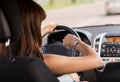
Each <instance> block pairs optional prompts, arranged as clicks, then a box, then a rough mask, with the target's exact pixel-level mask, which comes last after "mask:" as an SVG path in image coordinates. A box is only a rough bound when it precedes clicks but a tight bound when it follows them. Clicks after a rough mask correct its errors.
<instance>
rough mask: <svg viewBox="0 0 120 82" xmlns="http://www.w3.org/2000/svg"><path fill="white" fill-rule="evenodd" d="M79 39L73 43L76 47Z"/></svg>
mask: <svg viewBox="0 0 120 82" xmlns="http://www.w3.org/2000/svg"><path fill="white" fill-rule="evenodd" d="M78 41H79V40H78V39H76V40H74V43H73V46H74V48H75V47H76V45H77V44H78Z"/></svg>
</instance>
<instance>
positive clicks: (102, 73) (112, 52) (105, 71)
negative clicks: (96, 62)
mask: <svg viewBox="0 0 120 82" xmlns="http://www.w3.org/2000/svg"><path fill="white" fill-rule="evenodd" d="M93 48H94V49H95V50H96V51H97V53H98V55H100V57H101V58H102V61H103V63H102V64H101V66H99V67H98V68H97V69H96V71H97V74H98V75H99V78H100V81H102V82H104V81H106V82H108V81H110V82H111V81H116V80H117V81H118V80H119V81H120V34H112V33H111V34H107V33H101V34H99V35H97V36H96V37H95V39H94V43H93ZM116 74H117V75H116Z"/></svg>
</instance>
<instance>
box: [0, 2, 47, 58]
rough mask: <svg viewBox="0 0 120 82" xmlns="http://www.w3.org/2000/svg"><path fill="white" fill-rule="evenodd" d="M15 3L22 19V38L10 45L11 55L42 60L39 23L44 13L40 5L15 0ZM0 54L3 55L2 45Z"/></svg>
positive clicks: (43, 17)
mask: <svg viewBox="0 0 120 82" xmlns="http://www.w3.org/2000/svg"><path fill="white" fill-rule="evenodd" d="M17 2H18V6H19V9H20V14H21V19H22V37H21V40H20V41H18V42H12V43H11V52H12V55H14V56H30V55H36V56H38V57H40V58H41V59H43V57H42V55H41V53H40V48H41V44H42V37H41V23H42V21H43V20H44V19H45V18H46V13H45V11H44V10H43V8H42V7H41V6H40V5H38V4H37V3H36V2H34V1H32V0H17ZM0 46H1V45H0ZM0 54H2V55H5V48H4V45H2V47H1V51H0Z"/></svg>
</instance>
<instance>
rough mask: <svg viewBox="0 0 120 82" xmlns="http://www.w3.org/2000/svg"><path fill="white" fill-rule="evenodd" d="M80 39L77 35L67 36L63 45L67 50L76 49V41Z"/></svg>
mask: <svg viewBox="0 0 120 82" xmlns="http://www.w3.org/2000/svg"><path fill="white" fill-rule="evenodd" d="M77 39H78V38H77V37H76V36H75V35H72V34H67V35H66V36H65V37H64V39H63V45H64V46H66V47H67V48H73V47H74V41H75V40H77Z"/></svg>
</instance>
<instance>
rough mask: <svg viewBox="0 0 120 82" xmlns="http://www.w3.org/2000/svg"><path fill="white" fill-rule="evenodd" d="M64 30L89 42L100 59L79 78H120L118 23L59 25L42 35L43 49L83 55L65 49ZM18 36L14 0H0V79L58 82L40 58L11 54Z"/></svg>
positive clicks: (90, 81) (110, 81)
mask: <svg viewBox="0 0 120 82" xmlns="http://www.w3.org/2000/svg"><path fill="white" fill-rule="evenodd" d="M66 34H73V35H75V36H77V37H78V38H79V39H80V40H82V41H83V42H85V43H86V44H88V45H90V46H92V47H93V49H95V50H96V52H97V53H98V55H100V57H101V58H102V61H103V64H102V65H101V66H99V67H98V68H96V69H92V70H88V71H82V72H78V74H79V76H80V82H84V81H87V82H120V24H109V25H95V26H83V27H72V28H71V27H68V26H66V25H58V26H57V27H56V28H55V29H54V32H52V33H47V34H45V35H44V36H43V37H42V40H43V43H42V47H43V48H42V53H52V54H59V55H64V56H84V55H82V54H81V53H80V52H79V51H77V50H75V49H74V48H73V49H67V48H66V47H64V46H63V45H62V39H63V38H64V36H65V35H66ZM20 37H22V36H21V20H20V13H19V9H18V6H17V3H16V0H1V1H0V43H4V44H5V46H6V49H7V54H6V57H4V58H2V57H0V81H1V82H10V81H11V82H59V81H58V79H57V77H56V75H54V74H53V73H52V72H51V71H50V70H49V68H48V67H47V66H46V65H45V64H44V63H43V62H42V61H41V60H40V59H38V58H32V57H20V56H15V57H14V56H12V55H11V52H10V47H9V44H10V41H18V40H19V39H20ZM86 61H87V60H86ZM83 63H84V62H83Z"/></svg>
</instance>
